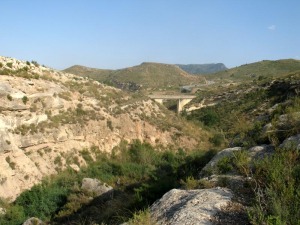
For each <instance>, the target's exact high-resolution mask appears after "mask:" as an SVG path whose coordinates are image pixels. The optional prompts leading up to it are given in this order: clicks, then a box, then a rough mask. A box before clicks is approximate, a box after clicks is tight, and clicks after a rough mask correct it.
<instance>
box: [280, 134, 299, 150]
mask: <svg viewBox="0 0 300 225" xmlns="http://www.w3.org/2000/svg"><path fill="white" fill-rule="evenodd" d="M279 147H280V148H295V149H297V150H299V149H300V134H298V135H295V136H292V137H289V138H287V139H285V140H284V141H283V142H282V144H281V145H279Z"/></svg>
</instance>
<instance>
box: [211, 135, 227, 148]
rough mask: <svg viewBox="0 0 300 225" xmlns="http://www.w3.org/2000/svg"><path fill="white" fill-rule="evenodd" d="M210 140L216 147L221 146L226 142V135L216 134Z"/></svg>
mask: <svg viewBox="0 0 300 225" xmlns="http://www.w3.org/2000/svg"><path fill="white" fill-rule="evenodd" d="M209 141H210V142H211V143H213V144H214V146H216V147H220V146H221V145H222V143H223V142H224V136H223V135H222V134H215V135H214V136H213V137H211V138H209Z"/></svg>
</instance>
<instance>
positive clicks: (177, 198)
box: [150, 187, 233, 225]
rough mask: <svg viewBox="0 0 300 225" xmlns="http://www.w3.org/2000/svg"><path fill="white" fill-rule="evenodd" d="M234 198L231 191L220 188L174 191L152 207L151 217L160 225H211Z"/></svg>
mask: <svg viewBox="0 0 300 225" xmlns="http://www.w3.org/2000/svg"><path fill="white" fill-rule="evenodd" d="M232 196H233V194H232V193H231V191H230V190H229V189H226V188H218V187H217V188H212V189H199V190H178V189H172V190H171V191H169V192H167V193H166V194H165V195H164V196H163V197H162V198H161V199H160V200H158V201H157V202H155V203H154V204H153V205H152V206H151V208H150V210H151V217H152V218H153V219H154V221H156V222H157V224H160V225H167V224H172V225H183V224H186V225H189V224H190V225H192V224H193V225H195V224H198V225H210V224H212V222H211V221H212V217H213V216H214V215H215V214H216V213H217V212H218V211H219V210H221V207H222V206H225V205H227V204H228V203H229V202H230V201H231V198H232Z"/></svg>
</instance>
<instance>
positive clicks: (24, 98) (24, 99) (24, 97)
mask: <svg viewBox="0 0 300 225" xmlns="http://www.w3.org/2000/svg"><path fill="white" fill-rule="evenodd" d="M28 100H29V99H28V97H27V96H26V95H24V96H23V98H22V102H23V103H24V104H25V105H26V103H27V102H28Z"/></svg>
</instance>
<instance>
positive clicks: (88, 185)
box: [81, 178, 113, 196]
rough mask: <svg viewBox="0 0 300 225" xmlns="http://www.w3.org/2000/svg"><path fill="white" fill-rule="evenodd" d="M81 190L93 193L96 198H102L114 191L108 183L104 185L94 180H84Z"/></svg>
mask: <svg viewBox="0 0 300 225" xmlns="http://www.w3.org/2000/svg"><path fill="white" fill-rule="evenodd" d="M81 189H82V190H83V191H86V192H89V193H93V194H94V195H95V196H100V195H102V194H104V193H106V192H109V191H112V190H113V188H112V187H111V186H109V185H107V184H106V183H102V182H101V181H99V180H98V179H92V178H83V180H82V185H81Z"/></svg>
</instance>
